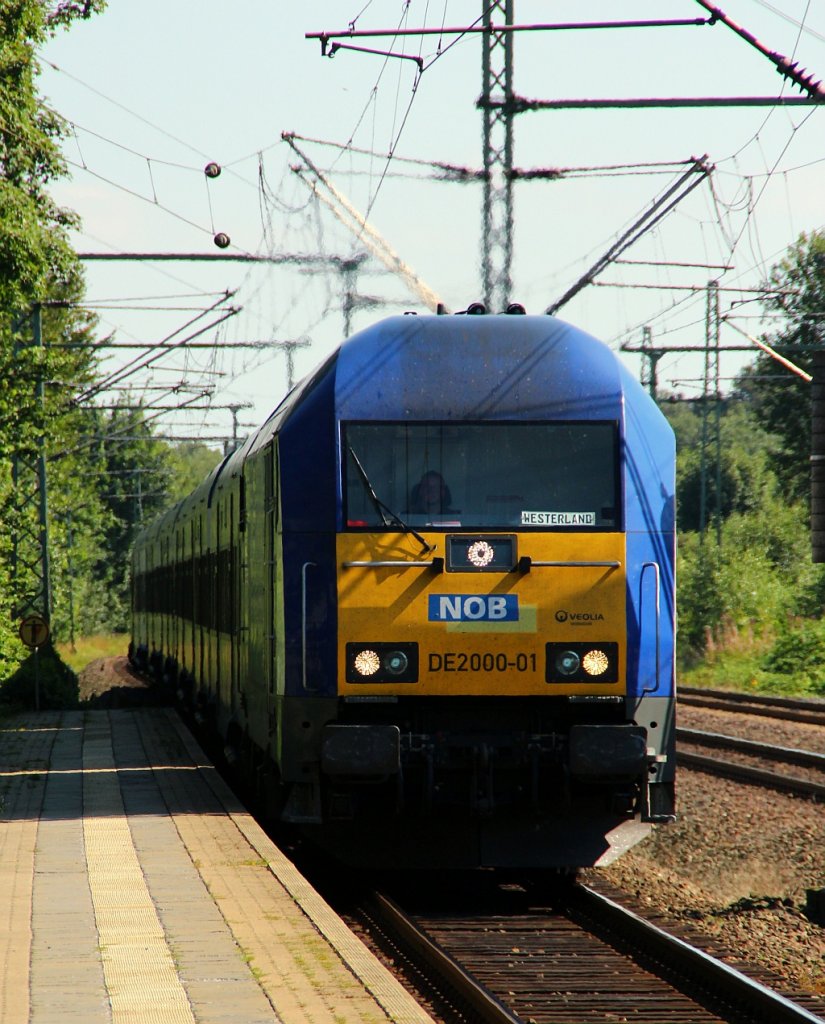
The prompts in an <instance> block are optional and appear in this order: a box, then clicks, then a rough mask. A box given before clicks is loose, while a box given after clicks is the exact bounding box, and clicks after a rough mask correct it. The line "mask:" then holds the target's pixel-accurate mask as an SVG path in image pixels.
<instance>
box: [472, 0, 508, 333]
mask: <svg viewBox="0 0 825 1024" xmlns="http://www.w3.org/2000/svg"><path fill="white" fill-rule="evenodd" d="M514 4H515V0H494V2H493V3H488V2H482V13H483V14H484V16H485V27H486V29H487V31H486V32H484V34H483V35H482V37H481V39H482V48H483V49H482V85H481V98H480V100H479V101H478V105H479V107H481V111H482V118H483V134H482V139H483V154H482V155H483V166H484V198H483V205H482V243H481V273H482V282H483V289H484V305H485V306H486V307H487V309H488V311H490V312H496V313H499V312H502V311H503V310H505V309H506V308H507V303H508V302H509V301H510V291H511V289H512V284H513V282H512V273H511V265H512V261H513V118H514V116H515V108H514V104H513V95H514V93H513V40H514V37H515V32H513V31H511V29H512V26H513V7H514ZM496 14H497V15H499V16H501V17H502V18H503V26H504V30H503V31H502V30H501V29H497V28H495V27H494V26H493V17H494V15H496Z"/></svg>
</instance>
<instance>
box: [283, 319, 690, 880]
mask: <svg viewBox="0 0 825 1024" xmlns="http://www.w3.org/2000/svg"><path fill="white" fill-rule="evenodd" d="M335 431H336V441H337V453H338V461H337V467H338V468H337V479H338V483H337V495H336V506H337V529H336V538H335V552H334V559H335V573H334V587H335V595H334V605H335V608H336V614H337V637H336V638H334V639H333V640H332V641H331V642H332V643H334V644H335V654H334V662H335V664H336V669H337V671H336V676H337V696H336V703H335V714H334V717H333V718H327V719H326V720H325V721H324V722H323V723H320V724H319V728H318V743H319V748H320V754H319V760H318V763H317V768H318V779H317V785H318V790H319V794H320V796H319V799H320V802H321V805H322V807H323V810H322V818H323V829H322V831H323V839H324V841H325V842H326V843H328V844H330V845H332V846H334V847H335V848H336V849H337V850H338V852H339V853H342V854H343V855H344V856H347V855H348V854H349V855H350V856H352V857H353V859H358V860H363V859H364V854H365V850H368V851H369V855H370V856H371V857H373V858H374V859H376V860H381V861H389V862H392V863H395V864H399V865H400V864H413V865H420V864H427V865H447V866H468V865H491V866H505V865H508V866H514V867H548V866H560V867H571V866H580V865H585V864H596V863H607V862H609V861H610V860H611V859H613V858H614V857H615V856H617V855H618V854H619V853H621V852H622V851H623V850H624V849H626V848H627V847H628V846H630V845H632V844H633V843H634V842H636V841H637V840H638V839H639V838H641V837H642V836H643V835H644V834H646V831H647V829H648V827H649V826H648V825H647V824H646V823H648V822H651V821H663V820H667V819H669V818H670V817H671V816H672V814H673V810H674V794H673V785H674V752H673V734H674V729H673V698H674V680H673V630H674V608H673V570H674V522H673V489H674V483H673V476H674V451H673V437H672V432H671V431H670V428H669V427H668V426H667V424H666V421H665V420H664V418H663V417H662V416H661V414H660V413H659V411H658V410H657V409H656V407H655V405H654V403H653V402H652V401H651V400H650V399H649V397H648V396H647V395H645V394H644V392H643V391H642V390H641V388H640V387H639V385H638V383H637V382H635V381H634V380H633V379H632V378H631V377H630V375H629V374H628V373H627V372H626V371H625V370H624V368H623V367H622V366H621V364H620V363H619V361H618V360H617V359H616V357H615V356H614V355H613V354H612V353H611V352H610V351H609V350H608V349H607V348H606V347H605V346H603V345H601V343H599V342H597V341H595V340H594V339H592V338H590V337H589V336H588V335H585V334H583V333H582V332H579V331H576V330H574V329H573V328H571V327H569V326H568V325H566V324H563V323H561V322H559V321H555V320H553V319H551V318H548V317H521V316H520V317H514V316H483V317H477V316H466V317H438V318H430V317H426V318H424V317H412V316H410V317H405V318H394V319H392V320H390V321H385V322H384V323H383V324H380V325H377V327H376V328H373V329H371V330H369V331H366V332H363V333H362V334H361V335H359V336H356V338H354V339H351V340H350V342H349V343H347V344H346V345H345V346H343V347H342V349H341V351H340V354H339V356H338V362H337V368H336V382H335ZM284 440H285V439H284ZM283 443H284V442H282V445H283ZM316 568H317V563H316V562H313V561H306V562H305V563H304V564H303V566H302V572H303V573H304V577H305V579H306V575H307V573H309V574H310V579H311V573H312V572H313V571H314V570H316ZM304 614H305V621H306V608H304ZM306 640H307V633H306V630H305V632H304V644H305V645H306ZM304 653H306V652H304ZM303 661H304V663H305V664H306V662H307V659H306V657H304V659H303ZM300 794H301V786H300V785H298V786H296V787H294V792H293V798H292V801H291V803H288V804H287V809H286V817H290V816H291V815H292V816H293V818H294V819H295V820H302V813H303V812H302V807H303V805H302V803H301V797H300ZM303 820H309V819H308V818H306V817H304V818H303Z"/></svg>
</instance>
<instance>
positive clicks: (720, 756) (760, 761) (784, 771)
mask: <svg viewBox="0 0 825 1024" xmlns="http://www.w3.org/2000/svg"><path fill="white" fill-rule="evenodd" d="M680 701H681V702H682V703H683V704H687V705H689V706H691V705H692V706H694V707H700V708H705V709H709V710H711V711H713V712H718V711H723V712H726V713H728V714H730V729H731V732H735V731H736V730H737V728H743V729H744V731H745V732H747V731H748V729H747V726H746V724H745V723H747V722H748V720H749V717H750V716H752V715H755V716H759V717H760V718H766V717H767V718H772V719H774V720H781V721H786V722H794V723H803V724H804V726H805V727H808V726H811V725H815V726H819V727H820V728H821V727H822V726H825V701H813V700H802V699H799V698H792V697H762V696H756V695H753V694H746V693H736V692H732V691H725V690H693V689H687V691H686V693H683V694H682V695H680ZM716 717H717V721H718V720H719V716H718V715H717V716H716ZM751 720H752V719H751ZM740 723H741V724H740ZM725 728H726V730H727V726H725ZM761 731H762V732H763V733H764V732H765V730H764V729H762V730H761ZM676 738H677V743H678V753H677V756H678V759H679V763H680V764H681V765H682V766H684V767H688V768H695V769H698V770H701V771H706V772H710V773H713V774H715V775H719V776H722V777H725V778H731V779H735V780H738V781H744V782H749V783H755V784H758V785H762V786H770V787H773V788H774V789H779V790H783V791H784V792H790V793H796V794H799V795H801V796H807V797H812V798H814V799H818V800H822V799H825V754H823V753H821V752H816V751H812V750H806V749H800V748H797V747H793V746H789V745H788V744H787V742H786V743H785V745H781V744H777V743H767V742H764V741H759V740H755V739H751V738H746V737H743V736H737V735H730V734H729V733H728V732H727V731H725V732H724V733H721V732H715V731H707V730H704V729H695V728H690V729H687V728H684V727H678V728H677V730H676ZM794 739H795V738H794ZM794 739H791V741H790V742H794ZM802 742H804V739H803V740H800V743H802ZM722 752H724V753H722Z"/></svg>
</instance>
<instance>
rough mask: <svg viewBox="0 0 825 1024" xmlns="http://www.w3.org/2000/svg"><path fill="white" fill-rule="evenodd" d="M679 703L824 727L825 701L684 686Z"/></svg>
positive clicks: (679, 695)
mask: <svg viewBox="0 0 825 1024" xmlns="http://www.w3.org/2000/svg"><path fill="white" fill-rule="evenodd" d="M678 701H679V703H681V704H684V705H687V706H691V707H698V708H712V709H714V710H715V711H733V712H736V713H738V714H748V715H759V716H762V717H765V718H779V719H783V720H784V721H787V722H804V723H806V724H807V725H825V701H823V700H810V699H809V700H805V699H802V698H797V697H765V696H761V695H757V694H750V693H740V692H738V691H734V690H703V689H698V688H695V687H690V686H683V687H681V688H680V690H679V693H678Z"/></svg>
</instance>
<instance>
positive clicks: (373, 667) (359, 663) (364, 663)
mask: <svg viewBox="0 0 825 1024" xmlns="http://www.w3.org/2000/svg"><path fill="white" fill-rule="evenodd" d="M354 665H355V671H356V672H357V673H358V674H359V675H360V676H374V675H375V673H376V672H377V671H378V669H379V668H381V659H380V658H379V657H378V655H377V654H376V653H375V651H370V650H369V649H368V650H365V651H359V652H358V653H357V654H356V655H355V662H354Z"/></svg>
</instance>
